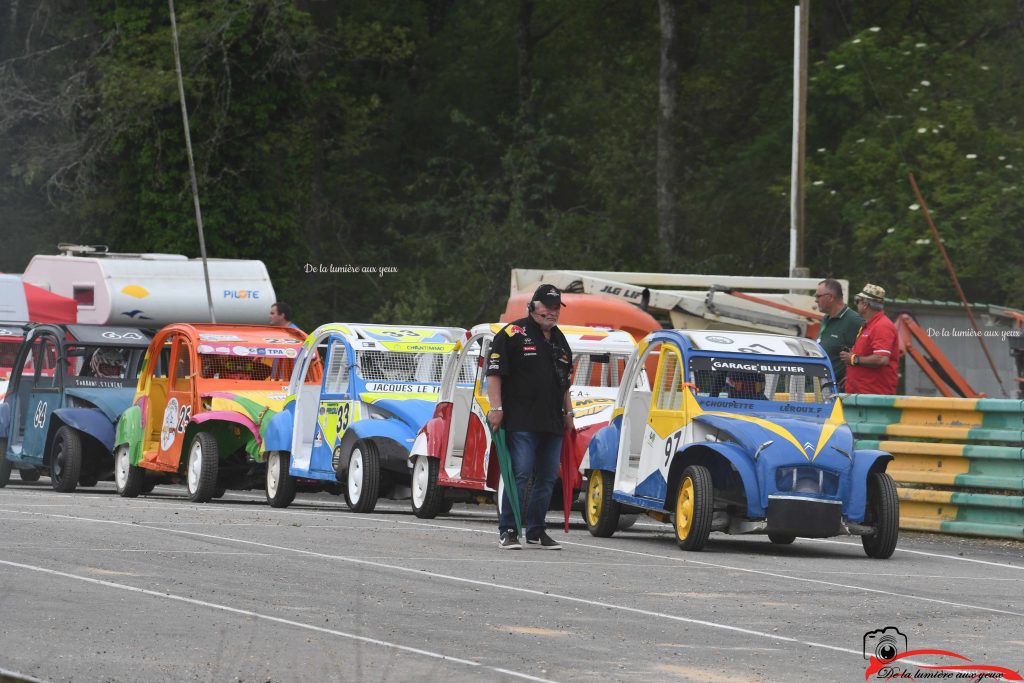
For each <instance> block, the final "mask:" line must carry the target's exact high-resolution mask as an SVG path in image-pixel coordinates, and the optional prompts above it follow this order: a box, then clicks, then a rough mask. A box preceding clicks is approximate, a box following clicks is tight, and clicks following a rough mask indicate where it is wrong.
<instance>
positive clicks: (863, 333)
mask: <svg viewBox="0 0 1024 683" xmlns="http://www.w3.org/2000/svg"><path fill="white" fill-rule="evenodd" d="M854 303H855V304H856V306H857V312H858V313H860V315H861V317H862V318H864V320H865V321H866V322H865V323H864V327H862V328H861V330H860V334H859V335H857V341H856V342H854V344H853V349H851V350H850V351H841V352H840V353H839V357H840V359H842V361H843V362H844V363H846V364H847V365H848V366H850V367H849V368H847V370H846V391H847V393H850V394H890V395H891V394H895V393H896V381H897V379H898V375H899V363H900V354H899V335H898V334H897V333H896V326H895V325H893V323H892V321H891V320H889V318H888V316H886V315H885V313H884V310H885V290H884V289H882V288H881V287H879V286H878V285H871V284H868V285H864V291H863V292H861V293H860V294H858V295H857V296H856V298H855V299H854Z"/></svg>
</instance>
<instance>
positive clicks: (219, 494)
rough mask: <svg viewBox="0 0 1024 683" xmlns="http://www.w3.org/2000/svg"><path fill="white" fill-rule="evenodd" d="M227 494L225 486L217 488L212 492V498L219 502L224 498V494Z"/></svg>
mask: <svg viewBox="0 0 1024 683" xmlns="http://www.w3.org/2000/svg"><path fill="white" fill-rule="evenodd" d="M227 492H228V487H227V486H218V487H217V488H215V489H214V490H213V497H214V499H215V500H220V499H221V498H223V497H224V494H225V493H227Z"/></svg>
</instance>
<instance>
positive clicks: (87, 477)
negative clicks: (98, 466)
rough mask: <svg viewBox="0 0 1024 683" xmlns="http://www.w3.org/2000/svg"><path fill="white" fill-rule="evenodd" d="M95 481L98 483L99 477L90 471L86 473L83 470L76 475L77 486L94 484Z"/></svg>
mask: <svg viewBox="0 0 1024 683" xmlns="http://www.w3.org/2000/svg"><path fill="white" fill-rule="evenodd" d="M97 483H99V477H97V476H96V475H95V474H93V473H91V472H90V473H88V474H86V473H84V472H83V473H82V474H80V475H78V485H79V486H95V485H96V484H97Z"/></svg>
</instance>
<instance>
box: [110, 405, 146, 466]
mask: <svg viewBox="0 0 1024 683" xmlns="http://www.w3.org/2000/svg"><path fill="white" fill-rule="evenodd" d="M124 444H128V458H129V460H130V461H131V464H133V465H138V464H139V463H140V462H141V461H142V406H140V405H138V404H136V405H133V406H132V407H130V408H129V409H128V410H126V411H124V412H123V413H121V418H120V419H119V420H118V421H117V434H116V435H115V437H114V446H121V445H124Z"/></svg>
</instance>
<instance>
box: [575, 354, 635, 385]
mask: <svg viewBox="0 0 1024 683" xmlns="http://www.w3.org/2000/svg"><path fill="white" fill-rule="evenodd" d="M628 361H629V354H625V353H578V354H575V355H574V356H573V359H572V365H573V372H572V384H573V386H577V387H617V386H619V383H620V382H621V381H622V373H623V372H624V371H625V369H626V363H627V362H628Z"/></svg>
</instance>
